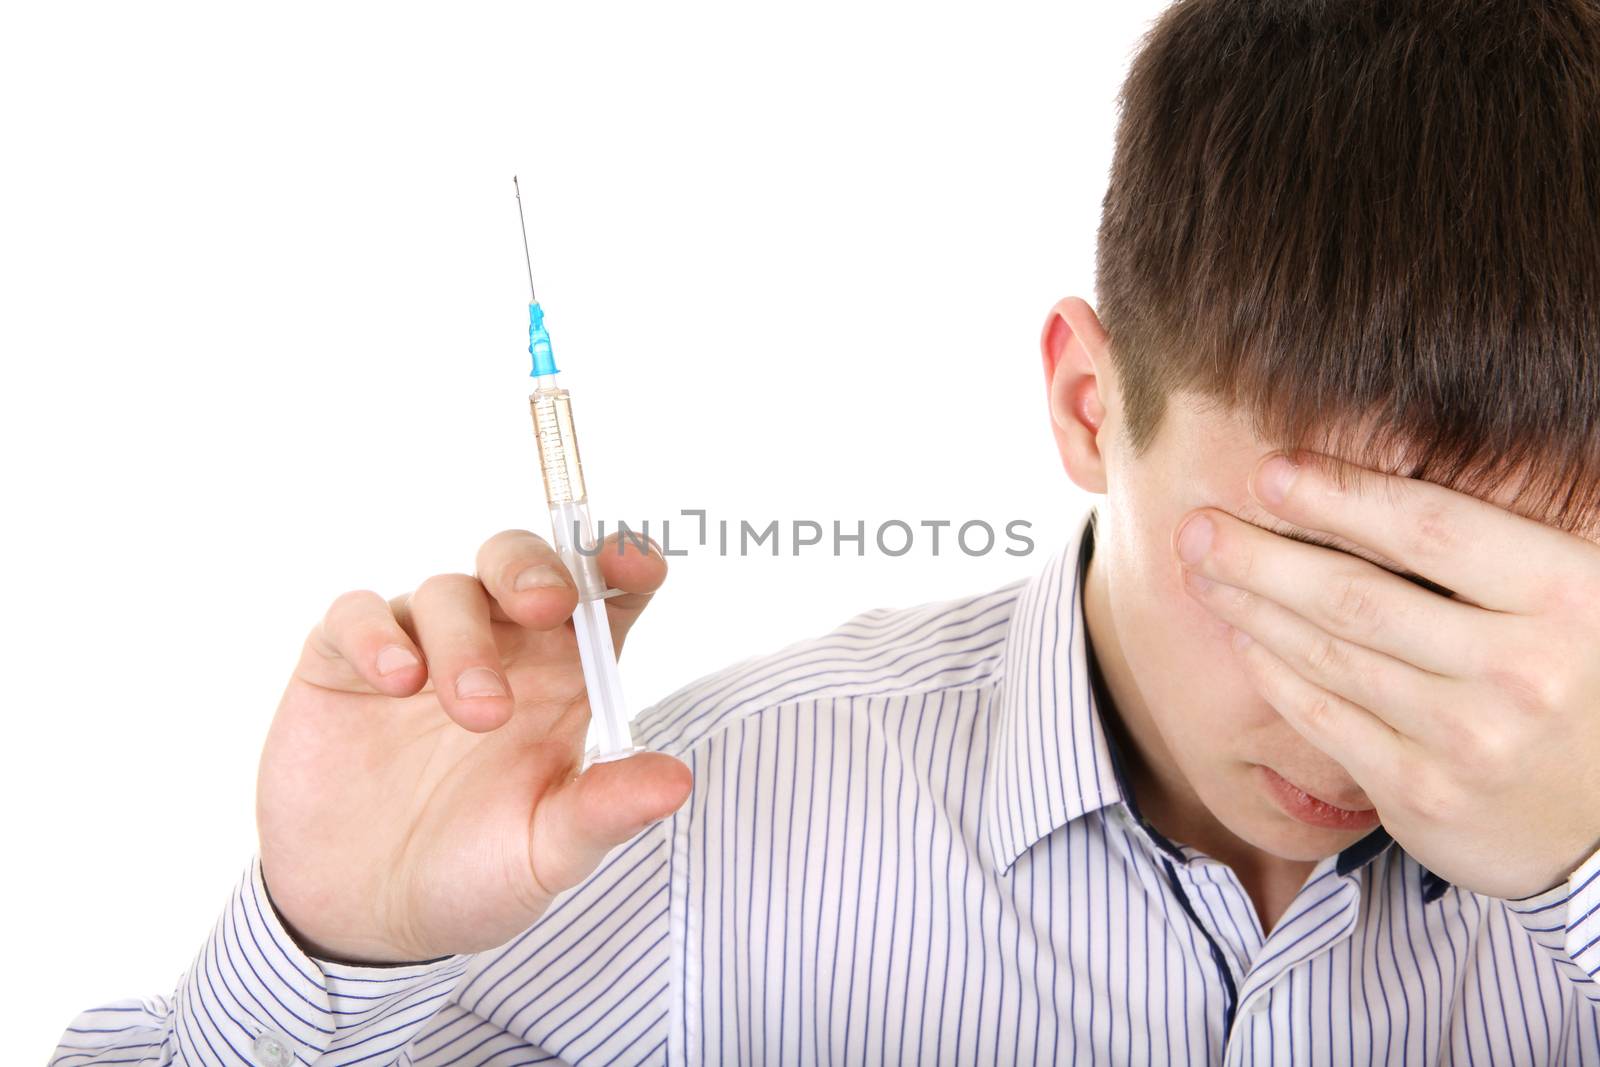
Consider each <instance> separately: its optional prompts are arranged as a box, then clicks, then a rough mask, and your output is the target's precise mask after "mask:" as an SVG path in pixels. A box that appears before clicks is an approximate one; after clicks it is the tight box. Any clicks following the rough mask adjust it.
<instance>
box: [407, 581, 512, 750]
mask: <svg viewBox="0 0 1600 1067" xmlns="http://www.w3.org/2000/svg"><path fill="white" fill-rule="evenodd" d="M490 603H491V602H490V598H489V594H488V593H487V592H486V591H485V590H484V587H483V585H482V583H480V582H479V581H478V580H477V579H476V578H474V577H472V576H471V575H467V574H437V575H434V576H433V577H432V578H429V579H427V580H426V581H424V582H423V583H422V584H421V585H419V586H418V587H417V589H416V592H414V593H412V594H411V595H410V596H409V597H408V598H406V600H405V602H404V605H403V607H402V608H401V610H399V611H397V612H396V616H397V618H399V619H400V621H401V622H402V623H403V624H404V623H409V627H410V629H411V631H412V632H413V633H415V634H416V635H417V642H418V644H420V645H421V646H422V654H423V657H424V658H425V659H426V660H427V665H428V674H429V676H430V677H431V678H432V679H433V687H434V689H435V691H436V692H437V693H438V696H439V703H440V704H441V705H442V706H443V707H444V710H445V713H446V714H448V715H449V716H450V717H451V718H452V719H454V720H455V721H456V722H457V723H458V724H460V725H461V726H462V727H464V728H465V729H468V730H472V731H475V732H480V733H481V732H483V731H487V730H493V729H495V728H496V727H497V726H500V725H502V724H504V723H505V721H506V720H507V719H509V718H510V717H511V708H512V701H511V685H510V683H509V682H508V681H507V680H506V676H505V673H504V671H503V669H502V667H501V664H500V650H499V648H498V646H497V645H496V644H495V639H494V631H493V629H492V627H491V625H490Z"/></svg>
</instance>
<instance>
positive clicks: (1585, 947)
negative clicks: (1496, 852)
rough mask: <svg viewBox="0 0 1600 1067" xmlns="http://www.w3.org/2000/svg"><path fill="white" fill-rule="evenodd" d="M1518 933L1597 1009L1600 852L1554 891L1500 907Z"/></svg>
mask: <svg viewBox="0 0 1600 1067" xmlns="http://www.w3.org/2000/svg"><path fill="white" fill-rule="evenodd" d="M1505 905H1506V907H1507V908H1508V909H1509V910H1510V911H1511V914H1513V915H1514V916H1516V919H1517V921H1518V922H1519V923H1521V924H1522V928H1523V929H1524V930H1526V931H1527V932H1528V934H1529V935H1530V936H1531V937H1532V938H1533V940H1534V941H1535V942H1536V943H1537V944H1538V945H1539V946H1540V947H1541V948H1543V949H1544V950H1545V951H1546V952H1548V953H1549V954H1550V956H1551V957H1552V958H1553V959H1554V960H1555V964H1556V970H1557V971H1559V972H1560V973H1561V974H1562V975H1564V976H1566V977H1567V978H1569V979H1571V980H1572V982H1573V983H1575V985H1576V986H1577V989H1578V992H1580V993H1582V994H1583V995H1584V996H1585V997H1587V998H1588V999H1589V1000H1590V1001H1591V1002H1592V1003H1595V1004H1600V982H1597V981H1596V980H1595V979H1596V975H1600V851H1597V852H1596V853H1595V854H1594V855H1592V856H1590V857H1589V858H1588V859H1586V860H1584V861H1583V863H1582V864H1581V865H1580V866H1579V867H1578V869H1577V870H1575V871H1573V872H1572V874H1571V876H1570V877H1568V878H1567V880H1566V881H1565V882H1563V883H1561V884H1560V885H1558V886H1554V887H1552V888H1550V889H1547V890H1545V891H1544V892H1543V893H1537V894H1535V895H1533V896H1531V897H1521V898H1519V899H1516V900H1508V901H1506V902H1505Z"/></svg>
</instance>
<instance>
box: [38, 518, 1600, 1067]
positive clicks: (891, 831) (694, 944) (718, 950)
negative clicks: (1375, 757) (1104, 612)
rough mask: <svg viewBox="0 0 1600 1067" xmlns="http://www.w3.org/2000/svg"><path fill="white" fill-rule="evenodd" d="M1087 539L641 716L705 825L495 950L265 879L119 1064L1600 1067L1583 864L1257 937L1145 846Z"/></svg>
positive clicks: (147, 1020)
mask: <svg viewBox="0 0 1600 1067" xmlns="http://www.w3.org/2000/svg"><path fill="white" fill-rule="evenodd" d="M1094 519H1095V512H1094V510H1093V509H1090V510H1089V513H1088V515H1087V517H1086V519H1085V521H1084V522H1083V523H1082V524H1080V525H1078V526H1077V527H1076V529H1077V532H1076V534H1075V535H1074V536H1073V537H1072V539H1071V540H1070V542H1069V543H1068V545H1067V546H1066V547H1065V549H1064V550H1063V551H1062V552H1061V553H1060V554H1059V555H1057V556H1056V557H1055V558H1054V559H1053V560H1052V561H1051V562H1050V564H1049V565H1048V566H1047V567H1046V568H1045V569H1044V571H1043V573H1042V574H1040V575H1039V576H1038V577H1036V578H1034V579H1033V580H1031V581H1027V582H1018V583H1015V584H1013V585H1010V586H1007V587H1005V588H1003V589H1000V590H998V591H996V592H993V593H989V594H986V595H982V596H977V597H972V598H968V599H962V600H955V601H948V602H942V603H937V604H930V605H925V606H920V607H915V608H911V609H907V610H901V611H883V610H879V611H870V612H867V613H866V614H863V615H860V616H858V617H856V618H854V619H852V620H850V621H849V622H847V623H846V624H844V625H843V626H841V627H840V628H839V629H838V630H836V631H834V632H833V633H831V634H828V635H827V636H825V637H822V638H820V639H816V640H812V641H808V642H804V643H801V644H797V645H794V646H791V647H789V648H787V649H784V650H783V651H781V652H779V653H777V654H774V655H770V656H765V657H760V658H756V659H752V660H747V661H745V662H742V663H739V664H737V665H735V666H733V667H731V668H729V669H727V670H724V671H722V672H720V673H718V674H715V675H712V676H710V677H708V678H705V679H703V680H701V681H698V682H696V683H694V684H692V685H690V686H688V687H686V688H684V689H683V690H681V691H679V692H678V693H676V694H674V695H672V696H671V697H669V698H667V699H666V700H664V701H663V702H661V703H660V704H658V705H656V706H654V707H653V708H651V709H649V710H648V711H647V712H645V713H644V714H642V715H641V716H640V719H639V721H638V723H637V724H636V727H635V732H636V734H637V735H638V737H639V739H640V741H641V742H643V743H645V744H648V745H649V746H651V747H652V748H656V749H658V750H661V751H665V752H670V753H673V754H675V755H677V756H679V757H681V758H682V759H683V760H685V761H686V762H687V763H688V764H689V766H690V767H691V768H692V769H693V771H694V781H695V785H694V790H693V794H692V796H691V798H690V800H689V802H688V803H687V804H686V805H685V806H684V807H683V808H682V809H681V810H680V811H679V812H678V813H677V814H676V815H675V816H673V817H671V818H669V819H667V820H664V821H663V822H661V823H658V824H656V825H655V826H653V827H651V828H650V829H648V830H646V831H644V832H643V833H641V834H640V835H639V836H637V837H636V838H634V839H633V840H632V841H630V842H629V843H627V844H626V845H623V846H622V847H620V848H618V849H617V850H616V851H615V852H613V853H612V854H611V855H610V856H609V857H608V858H607V860H606V861H605V863H604V864H603V865H602V867H601V868H600V869H599V870H598V871H596V872H595V874H594V875H593V876H592V877H590V878H589V879H588V880H587V881H586V882H584V883H583V884H581V885H580V886H578V887H576V888H574V889H572V890H570V891H569V892H567V893H566V894H563V895H562V896H561V897H560V898H558V900H557V901H556V902H555V904H554V905H553V906H552V907H551V908H550V910H549V911H548V912H547V913H546V914H545V915H544V916H543V917H542V918H541V919H540V920H539V921H538V922H537V923H536V924H534V925H533V926H532V927H531V928H530V929H528V930H527V931H525V932H524V933H523V934H522V935H521V936H519V937H517V938H516V939H514V940H513V941H511V942H510V943H509V944H506V945H505V946H503V947H502V948H500V949H498V950H496V951H493V952H486V953H481V954H478V955H475V956H453V957H450V958H448V959H444V960H440V961H435V962H431V963H426V964H417V965H412V966H404V967H394V968H382V967H355V966H347V965H341V964H334V963H326V962H320V961H316V960H313V959H310V958H308V957H307V956H306V955H305V954H303V953H302V952H301V951H300V950H299V949H297V948H296V947H295V945H294V943H293V941H292V940H291V939H290V938H289V937H288V936H287V935H286V934H285V932H284V930H283V927H282V926H281V924H280V923H279V921H278V919H277V917H276V915H275V914H274V912H273V909H272V906H271V902H270V901H269V900H268V899H267V897H266V891H265V886H264V885H263V882H262V878H261V869H260V866H259V860H253V861H252V862H251V864H250V865H249V868H248V870H247V871H246V872H245V874H244V877H243V878H242V879H241V881H240V883H239V885H238V887H237V889H236V891H235V892H234V894H233V896H232V898H231V900H230V901H229V902H228V904H227V907H226V908H225V909H224V910H223V913H222V915H221V917H220V918H219V919H218V921H217V923H216V926H215V928H214V930H213V931H212V934H211V936H210V937H209V939H208V940H207V941H206V943H205V944H204V946H203V947H202V948H201V950H200V952H199V954H198V955H197V956H196V958H195V960H194V963H193V965H192V966H191V968H190V969H189V970H188V971H187V972H186V973H185V974H184V975H183V976H181V977H180V979H179V981H178V984H177V988H176V990H175V992H174V994H173V995H172V996H171V997H156V998H151V999H142V1000H125V1001H119V1002H116V1003H112V1004H108V1005H106V1006H104V1007H101V1008H97V1009H94V1010H91V1011H88V1012H85V1013H84V1014H82V1015H80V1016H79V1017H78V1018H77V1019H76V1020H75V1021H74V1023H73V1025H72V1026H71V1027H70V1028H69V1029H68V1030H67V1032H66V1034H65V1035H64V1036H63V1038H62V1043H61V1046H60V1047H59V1049H58V1050H57V1051H56V1054H55V1058H54V1060H53V1062H54V1063H56V1064H62V1065H70V1067H86V1065H89V1064H111V1063H185V1064H200V1063H206V1064H211V1063H222V1064H257V1065H263V1067H280V1065H287V1064H291V1063H296V1062H298V1063H305V1064H309V1063H313V1062H315V1063H328V1064H358V1063H365V1064H393V1063H399V1064H415V1065H418V1067H449V1065H457V1064H461V1065H484V1064H492V1065H495V1067H516V1065H521V1064H536V1063H548V1064H560V1063H567V1064H584V1065H591V1064H593V1065H598V1064H636V1063H644V1064H663V1063H672V1064H689V1063H694V1064H721V1063H802V1064H811V1063H827V1064H855V1063H881V1062H895V1063H934V1064H957V1063H959V1064H989V1063H993V1064H1014V1063H1050V1064H1078V1063H1104V1064H1125V1063H1162V1064H1165V1063H1185V1064H1266V1063H1273V1064H1355V1063H1369V1062H1386V1063H1406V1064H1412V1063H1416V1064H1421V1063H1430V1064H1431V1063H1454V1064H1485V1065H1487V1064H1518V1065H1531V1064H1561V1063H1565V1064H1580V1063H1587V1064H1600V985H1597V984H1596V982H1595V980H1594V975H1595V974H1596V972H1600V919H1596V918H1595V915H1596V912H1597V911H1600V880H1597V878H1596V875H1597V874H1600V854H1597V855H1596V856H1595V857H1593V858H1591V859H1589V860H1588V861H1587V862H1585V863H1584V864H1583V865H1582V866H1581V867H1580V868H1579V869H1578V870H1577V871H1576V872H1575V873H1574V874H1573V875H1572V877H1571V878H1570V879H1569V880H1568V882H1567V883H1565V884H1564V885H1561V886H1558V887H1556V888H1554V889H1552V890H1550V891H1549V892H1546V893H1542V894H1539V895H1537V896H1533V897H1528V898H1523V899H1520V900H1512V901H1503V900H1496V899H1491V898H1488V897H1484V896H1481V895H1478V894H1475V893H1472V892H1468V891H1465V890H1462V889H1460V888H1458V887H1454V886H1450V885H1448V884H1447V883H1445V882H1443V881H1441V880H1440V879H1438V878H1435V877H1433V876H1432V875H1430V874H1429V873H1428V872H1427V871H1426V870H1424V869H1423V868H1422V867H1421V866H1419V865H1418V864H1417V863H1416V861H1415V860H1413V859H1412V858H1411V857H1410V856H1408V855H1407V854H1406V853H1405V852H1404V851H1403V850H1401V848H1400V847H1399V845H1398V844H1396V843H1395V842H1394V841H1392V840H1391V839H1390V838H1389V837H1388V836H1387V834H1385V833H1384V831H1383V830H1382V829H1378V830H1375V831H1373V832H1372V834H1370V835H1369V836H1368V837H1366V838H1364V839H1362V840H1361V841H1359V842H1357V843H1356V844H1354V845H1352V846H1351V847H1349V848H1347V849H1345V850H1344V851H1343V852H1341V853H1339V854H1338V855H1336V856H1330V857H1327V858H1326V859H1324V860H1322V861H1321V862H1320V863H1318V864H1317V866H1316V867H1315V869H1314V870H1313V871H1312V872H1311V874H1310V875H1309V876H1308V877H1307V880H1306V882H1305V884H1304V886H1303V887H1302V888H1301V890H1300V892H1299V894H1298V896H1297V897H1296V898H1295V899H1294V901H1293V903H1292V904H1291V905H1290V906H1289V909H1288V911H1287V912H1286V913H1284V915H1283V916H1282V918H1281V919H1280V920H1279V921H1278V923H1277V925H1276V926H1275V927H1274V928H1273V930H1272V931H1271V933H1270V935H1267V936H1263V933H1262V930H1261V925H1260V922H1259V920H1258V918H1257V915H1256V910H1255V908H1254V907H1253V906H1252V903H1251V899H1250V897H1249V895H1248V894H1247V893H1246V892H1245V890H1244V888H1243V886H1242V885H1241V883H1240V881H1239V879H1238V877H1237V876H1236V875H1235V874H1234V872H1233V871H1232V870H1231V869H1230V868H1229V867H1227V866H1226V865H1224V864H1222V863H1219V862H1217V861H1216V860H1213V859H1211V858H1209V857H1208V856H1206V855H1204V854H1202V853H1200V852H1198V851H1197V850H1195V849H1193V848H1190V847H1187V846H1185V845H1182V844H1178V843H1174V842H1172V841H1169V840H1167V839H1165V838H1164V837H1162V836H1161V834H1159V833H1158V832H1157V831H1156V830H1155V829H1153V828H1152V827H1151V826H1150V825H1148V824H1147V823H1146V822H1145V821H1144V820H1143V819H1142V818H1141V817H1140V815H1139V813H1138V810H1137V807H1136V806H1135V804H1134V803H1133V799H1132V796H1131V794H1130V792H1129V789H1128V786H1127V784H1126V782H1125V780H1124V776H1123V773H1122V763H1123V761H1122V759H1121V757H1120V756H1118V755H1117V752H1116V746H1115V742H1114V741H1113V739H1112V737H1111V735H1109V734H1108V733H1107V732H1106V730H1105V728H1104V725H1103V719H1102V716H1108V715H1114V714H1115V709H1114V708H1113V707H1112V706H1111V703H1110V701H1109V700H1108V698H1107V695H1106V691H1105V688H1104V683H1103V679H1101V677H1100V675H1099V671H1098V667H1097V665H1096V664H1095V663H1094V660H1093V655H1092V649H1091V648H1090V647H1089V645H1088V642H1087V639H1086V634H1085V629H1084V617H1083V606H1082V590H1083V586H1084V583H1083V577H1084V574H1085V571H1086V567H1087V563H1088V560H1089V556H1090V553H1091V551H1092V549H1093V541H1094V530H1095V522H1094Z"/></svg>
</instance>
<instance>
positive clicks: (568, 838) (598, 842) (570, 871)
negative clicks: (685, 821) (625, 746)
mask: <svg viewBox="0 0 1600 1067" xmlns="http://www.w3.org/2000/svg"><path fill="white" fill-rule="evenodd" d="M693 786H694V775H693V773H692V772H691V771H690V770H689V768H688V766H687V765H686V764H684V763H683V762H682V761H681V760H677V759H674V758H673V757H671V756H667V755H664V754H662V753H659V752H643V753H640V754H639V755H637V756H630V757H628V758H627V759H623V760H617V761H615V762H610V763H597V764H595V765H593V766H592V767H590V768H589V769H588V770H587V771H585V772H584V773H583V774H582V775H580V776H579V777H577V778H575V779H572V780H570V781H568V782H566V783H564V784H563V785H561V786H560V787H558V788H556V789H554V790H552V791H551V792H550V793H548V794H546V795H545V796H544V798H543V799H542V800H541V801H540V802H539V806H538V807H537V808H536V809H535V810H534V816H533V822H532V826H531V828H530V838H529V842H528V849H529V856H530V857H531V861H532V867H533V869H532V871H531V872H530V873H531V876H532V878H533V880H534V883H535V885H536V887H537V888H538V889H539V890H542V891H543V893H545V894H546V895H548V896H554V895H555V894H557V893H560V892H562V891H563V890H566V889H570V888H571V887H572V886H575V885H577V884H578V883H579V882H581V881H582V880H583V879H584V878H586V877H588V876H589V874H590V873H592V872H593V871H594V869H595V868H596V867H598V866H599V865H600V861H601V860H602V859H604V858H605V856H606V853H608V852H610V851H611V850H612V849H614V848H616V847H617V846H618V845H620V844H622V843H623V842H625V841H627V840H628V839H630V838H632V837H634V836H635V835H637V834H638V833H639V832H640V831H642V830H644V828H645V827H647V826H649V825H650V824H651V823H653V822H656V821H657V820H659V819H663V818H665V817H666V816H668V815H671V814H672V813H673V812H674V811H677V810H678V808H680V807H682V806H683V802H684V801H685V800H687V799H688V797H689V792H690V790H691V789H692V788H693Z"/></svg>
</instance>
